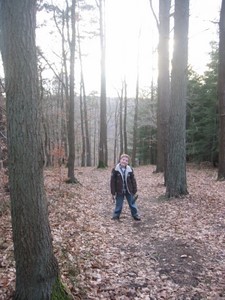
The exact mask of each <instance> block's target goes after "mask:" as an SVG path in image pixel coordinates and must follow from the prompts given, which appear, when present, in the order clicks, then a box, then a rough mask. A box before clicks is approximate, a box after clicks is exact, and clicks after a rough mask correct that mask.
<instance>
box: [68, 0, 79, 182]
mask: <svg viewBox="0 0 225 300" xmlns="http://www.w3.org/2000/svg"><path fill="white" fill-rule="evenodd" d="M75 6H76V0H72V6H71V31H72V36H71V41H70V93H69V95H70V96H69V120H68V144H69V157H68V178H69V179H68V182H70V183H77V182H78V181H77V179H76V178H75V173H74V163H75V128H74V101H75V94H74V80H75V76H74V65H75V39H76V38H75Z"/></svg>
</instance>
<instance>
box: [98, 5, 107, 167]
mask: <svg viewBox="0 0 225 300" xmlns="http://www.w3.org/2000/svg"><path fill="white" fill-rule="evenodd" d="M96 4H97V6H98V8H99V14H100V44H101V95H100V137H99V138H100V140H99V162H98V167H99V168H104V167H106V166H107V164H108V147H107V119H106V113H107V104H106V72H105V50H106V45H105V43H106V37H105V0H99V1H97V0H96Z"/></svg>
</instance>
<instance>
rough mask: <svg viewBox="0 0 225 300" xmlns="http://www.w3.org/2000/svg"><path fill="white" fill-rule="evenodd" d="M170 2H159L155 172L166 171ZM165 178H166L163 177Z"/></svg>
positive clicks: (168, 0) (169, 0) (163, 0)
mask: <svg viewBox="0 0 225 300" xmlns="http://www.w3.org/2000/svg"><path fill="white" fill-rule="evenodd" d="M170 5H171V0H160V1H159V27H158V28H159V45H158V70H159V73H158V103H157V106H158V107H157V162H156V172H163V171H166V167H165V166H166V161H165V160H166V147H167V136H168V135H167V128H168V121H169V120H168V115H169V97H170V74H169V32H170ZM165 177H166V176H165Z"/></svg>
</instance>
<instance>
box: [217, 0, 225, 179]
mask: <svg viewBox="0 0 225 300" xmlns="http://www.w3.org/2000/svg"><path fill="white" fill-rule="evenodd" d="M218 72H219V74H218V98H219V167H218V179H220V180H225V1H224V0H222V6H221V11H220V22H219V70H218Z"/></svg>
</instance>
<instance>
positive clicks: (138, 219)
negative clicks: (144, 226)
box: [133, 216, 141, 221]
mask: <svg viewBox="0 0 225 300" xmlns="http://www.w3.org/2000/svg"><path fill="white" fill-rule="evenodd" d="M133 218H134V220H135V221H141V218H140V217H139V216H134V217H133Z"/></svg>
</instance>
